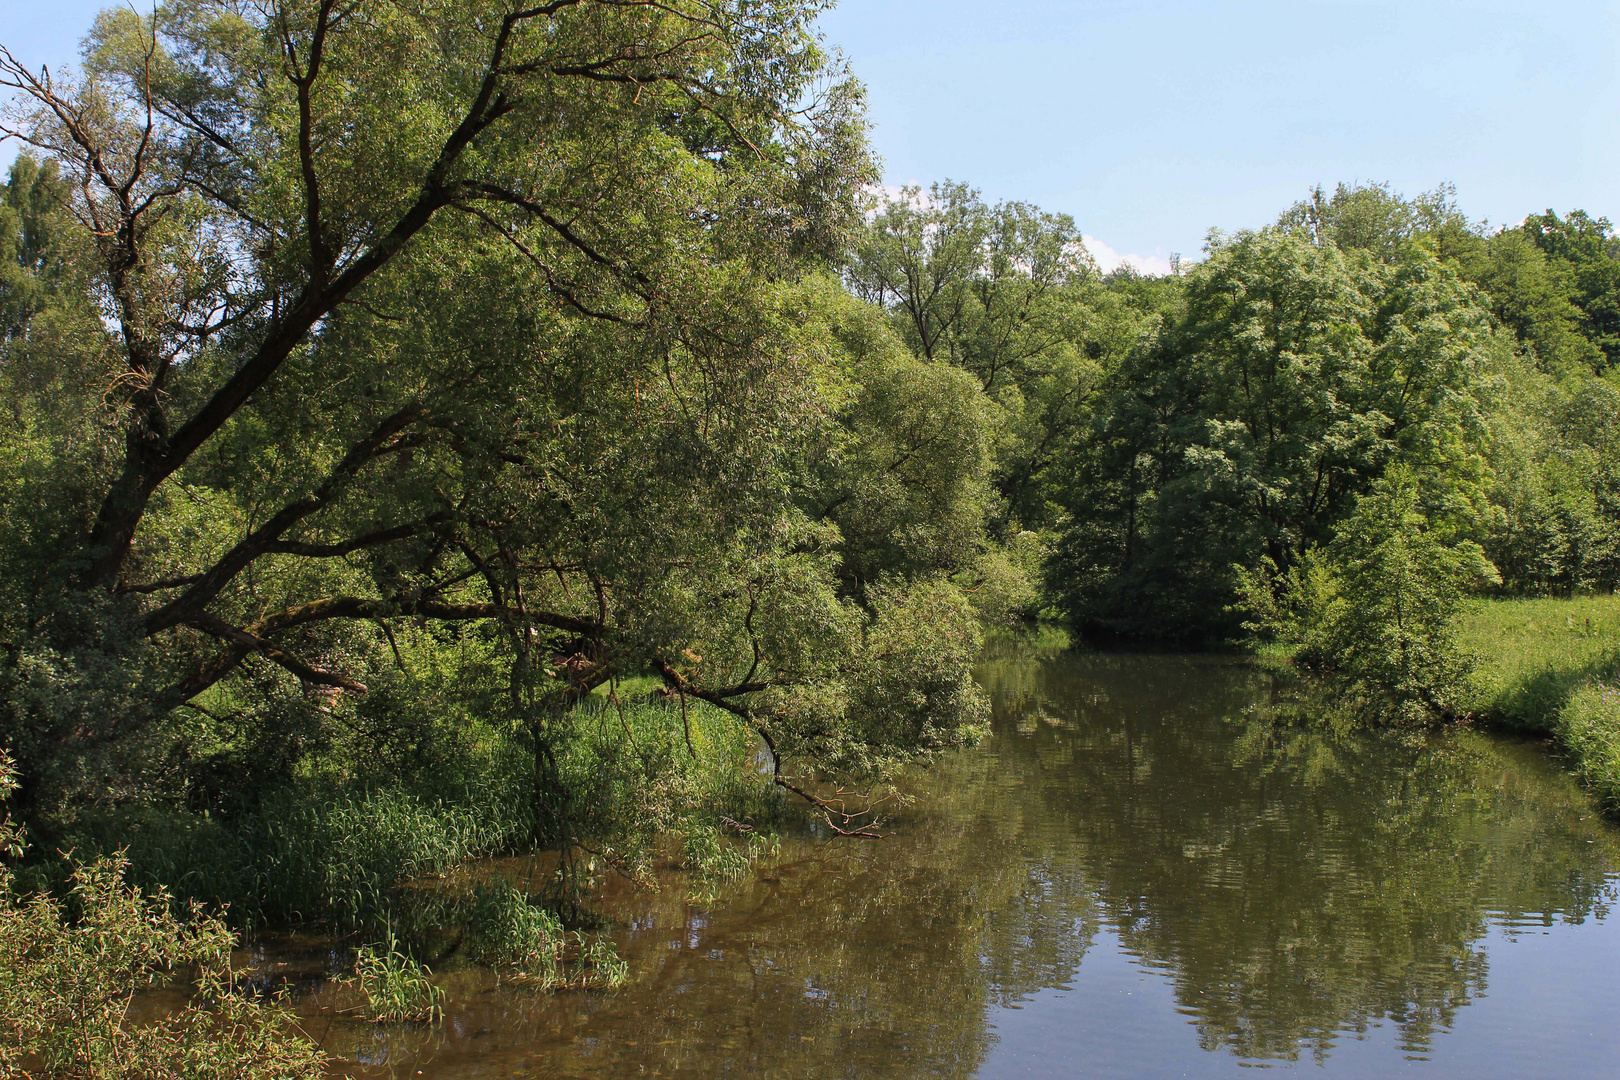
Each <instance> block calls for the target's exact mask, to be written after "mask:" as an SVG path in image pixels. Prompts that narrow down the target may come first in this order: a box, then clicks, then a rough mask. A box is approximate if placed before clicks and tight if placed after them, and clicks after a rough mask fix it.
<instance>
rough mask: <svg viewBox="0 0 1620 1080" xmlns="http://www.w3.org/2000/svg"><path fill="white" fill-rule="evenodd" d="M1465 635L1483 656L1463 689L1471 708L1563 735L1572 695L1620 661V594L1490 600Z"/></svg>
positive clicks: (1465, 623)
mask: <svg viewBox="0 0 1620 1080" xmlns="http://www.w3.org/2000/svg"><path fill="white" fill-rule="evenodd" d="M1458 639H1459V641H1458V643H1459V644H1460V645H1461V646H1462V647H1463V649H1464V650H1465V651H1467V652H1468V653H1470V654H1472V655H1473V656H1475V657H1476V658H1477V663H1476V664H1475V668H1474V673H1473V675H1472V676H1471V677H1470V679H1469V683H1468V686H1467V687H1466V688H1465V690H1464V691H1463V694H1462V704H1463V709H1464V711H1465V712H1466V713H1468V714H1470V715H1472V716H1474V717H1477V718H1478V719H1480V720H1483V721H1485V722H1487V723H1490V724H1492V725H1495V726H1499V727H1505V728H1511V729H1514V730H1519V731H1526V732H1534V733H1538V734H1548V735H1552V734H1557V725H1558V717H1559V714H1560V713H1561V712H1562V711H1563V709H1564V706H1565V704H1566V703H1567V702H1568V701H1569V700H1570V698H1571V696H1572V695H1573V694H1574V693H1575V692H1576V691H1577V690H1578V689H1580V688H1581V687H1582V686H1585V685H1587V684H1588V683H1590V682H1591V681H1592V680H1593V679H1595V678H1597V677H1599V676H1604V675H1607V674H1609V673H1610V672H1612V671H1613V670H1614V668H1615V665H1616V663H1620V596H1586V597H1576V598H1575V599H1572V600H1488V601H1485V602H1483V603H1481V604H1480V605H1479V606H1478V607H1476V608H1475V609H1473V610H1472V611H1470V612H1469V613H1468V615H1467V616H1465V617H1464V619H1463V620H1462V625H1461V626H1460V627H1459V634H1458Z"/></svg>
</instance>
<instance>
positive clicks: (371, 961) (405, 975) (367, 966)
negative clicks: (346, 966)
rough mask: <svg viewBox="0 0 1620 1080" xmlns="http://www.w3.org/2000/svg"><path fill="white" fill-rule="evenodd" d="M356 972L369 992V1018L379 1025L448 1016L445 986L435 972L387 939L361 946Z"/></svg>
mask: <svg viewBox="0 0 1620 1080" xmlns="http://www.w3.org/2000/svg"><path fill="white" fill-rule="evenodd" d="M354 968H355V975H356V977H357V978H358V979H359V982H360V989H361V991H362V992H363V993H364V994H365V995H366V1006H365V1009H366V1019H368V1020H370V1021H371V1022H372V1023H376V1024H387V1023H396V1024H397V1023H427V1022H432V1021H434V1020H443V1019H444V989H443V988H442V987H440V986H437V985H436V984H435V983H434V982H433V978H432V976H433V972H432V971H431V970H430V969H428V968H427V967H426V966H425V965H423V964H420V963H418V962H417V961H416V960H414V959H412V958H411V956H410V955H409V954H407V953H406V952H405V950H403V949H401V948H400V946H399V941H398V940H397V939H396V938H395V937H394V934H393V931H391V930H390V931H389V932H388V936H387V939H386V940H385V941H383V942H380V943H378V944H375V945H366V946H363V947H362V948H361V949H360V955H359V957H358V958H357V959H356V960H355V966H354Z"/></svg>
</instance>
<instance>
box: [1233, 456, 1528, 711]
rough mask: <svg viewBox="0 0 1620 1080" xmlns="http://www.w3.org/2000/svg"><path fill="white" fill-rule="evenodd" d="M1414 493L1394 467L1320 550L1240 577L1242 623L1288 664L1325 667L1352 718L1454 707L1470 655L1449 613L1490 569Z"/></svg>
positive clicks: (1407, 476) (1407, 477) (1492, 575)
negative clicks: (1272, 571) (1276, 570)
mask: <svg viewBox="0 0 1620 1080" xmlns="http://www.w3.org/2000/svg"><path fill="white" fill-rule="evenodd" d="M1422 495H1423V493H1422V490H1421V488H1420V485H1419V483H1418V481H1417V478H1416V477H1415V476H1414V475H1413V474H1412V473H1411V472H1410V471H1408V470H1406V469H1392V470H1390V472H1389V474H1388V475H1387V476H1386V477H1385V478H1384V479H1382V480H1380V481H1378V482H1377V483H1376V484H1375V485H1374V486H1373V489H1372V491H1371V492H1369V493H1368V494H1367V495H1365V496H1363V497H1362V498H1361V499H1359V500H1358V501H1357V503H1356V508H1355V511H1354V512H1353V513H1352V514H1351V515H1350V517H1349V518H1348V519H1347V520H1346V521H1345V522H1344V523H1343V525H1342V526H1341V527H1340V529H1339V531H1338V534H1337V535H1336V536H1335V537H1334V540H1333V542H1332V543H1331V544H1330V545H1328V547H1327V548H1326V549H1325V551H1324V550H1321V549H1318V550H1316V551H1313V552H1311V553H1310V554H1308V555H1307V556H1306V557H1305V558H1304V559H1303V560H1302V561H1301V563H1300V564H1299V565H1297V566H1296V567H1294V568H1293V569H1292V570H1291V572H1290V573H1289V574H1287V575H1285V576H1281V577H1278V578H1276V579H1275V580H1273V581H1270V582H1268V581H1266V580H1265V579H1264V578H1263V577H1262V576H1258V575H1246V576H1245V578H1244V580H1243V581H1242V582H1241V592H1242V593H1243V594H1245V595H1246V596H1248V597H1249V598H1250V599H1249V601H1248V603H1247V604H1246V605H1245V606H1246V608H1247V610H1248V611H1249V614H1250V616H1251V618H1250V621H1249V622H1248V623H1247V624H1246V625H1247V626H1248V627H1249V628H1250V629H1251V631H1254V630H1258V631H1260V632H1261V633H1265V632H1268V631H1269V632H1270V633H1272V634H1274V635H1275V636H1277V637H1279V638H1281V639H1283V640H1285V641H1287V642H1288V643H1289V644H1290V645H1291V646H1292V649H1293V657H1294V661H1295V663H1296V664H1298V665H1299V666H1301V667H1305V668H1309V669H1314V670H1318V671H1321V672H1323V673H1324V674H1325V675H1326V676H1327V677H1328V679H1329V681H1330V683H1331V684H1332V688H1333V690H1334V691H1335V695H1336V697H1337V698H1338V700H1339V702H1340V704H1341V707H1342V708H1343V709H1344V710H1345V711H1346V712H1347V713H1348V714H1350V715H1352V716H1354V717H1355V718H1357V719H1361V720H1373V721H1378V722H1383V723H1394V724H1423V723H1432V722H1434V721H1437V720H1442V719H1446V718H1449V717H1453V716H1456V715H1458V712H1459V700H1460V691H1461V690H1462V688H1463V685H1464V680H1465V678H1466V676H1467V674H1468V670H1469V665H1470V660H1469V658H1468V656H1467V655H1466V654H1465V653H1464V652H1463V651H1462V649H1461V648H1460V647H1459V645H1458V641H1457V626H1456V622H1457V617H1458V615H1459V614H1460V612H1461V611H1462V608H1463V604H1464V601H1465V599H1466V597H1467V595H1468V592H1469V590H1470V589H1471V588H1472V587H1473V586H1475V585H1477V584H1479V583H1480V582H1483V581H1493V580H1496V572H1495V569H1494V567H1492V566H1491V564H1490V562H1489V561H1488V560H1486V558H1485V555H1484V552H1483V551H1482V550H1481V549H1480V547H1479V545H1478V544H1476V543H1473V542H1472V541H1467V540H1461V541H1457V540H1452V539H1451V538H1449V537H1448V536H1446V535H1445V533H1444V531H1443V530H1442V529H1441V528H1439V527H1437V526H1436V524H1435V523H1434V522H1433V521H1431V518H1430V516H1429V514H1427V513H1426V512H1425V508H1424V507H1423V505H1422ZM1268 586H1269V588H1268Z"/></svg>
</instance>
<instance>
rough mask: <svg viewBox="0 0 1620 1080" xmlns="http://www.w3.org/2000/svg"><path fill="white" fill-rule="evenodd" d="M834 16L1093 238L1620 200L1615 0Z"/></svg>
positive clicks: (1157, 247)
mask: <svg viewBox="0 0 1620 1080" xmlns="http://www.w3.org/2000/svg"><path fill="white" fill-rule="evenodd" d="M103 6H106V4H105V0H93V2H84V0H27V2H23V0H0V43H4V44H6V45H8V46H10V47H11V48H12V50H13V51H14V52H16V53H17V54H18V55H19V56H20V57H22V58H25V59H27V60H29V61H32V62H39V61H44V62H49V63H53V64H60V63H65V62H70V61H71V60H72V59H73V57H74V53H75V50H76V47H77V41H78V39H79V37H80V36H82V34H83V33H84V31H85V30H86V29H87V28H88V26H89V25H90V20H91V18H92V16H93V14H94V12H95V11H96V10H98V9H99V8H101V7H103ZM823 27H824V29H825V31H826V34H827V37H828V40H829V41H830V42H831V43H833V44H835V45H837V46H839V47H840V48H841V49H842V50H843V51H844V53H845V54H846V56H847V57H848V58H849V60H850V62H851V64H852V65H853V67H854V69H855V72H856V74H857V75H859V76H860V77H861V78H862V79H864V80H865V81H866V83H867V85H868V87H869V88H870V91H871V116H872V120H873V122H874V130H873V136H874V141H875V143H876V146H877V149H878V151H879V153H880V154H882V156H883V158H884V161H885V172H886V181H887V182H888V183H889V184H893V185H899V184H906V183H922V184H927V183H929V182H931V181H934V180H939V179H943V178H946V177H949V178H951V179H957V180H965V181H967V182H969V183H971V184H973V185H975V186H977V187H979V188H981V189H982V190H983V191H984V193H985V195H986V196H987V197H989V198H991V199H993V200H994V199H1024V200H1027V201H1029V202H1033V203H1036V204H1038V205H1040V206H1042V207H1044V208H1046V209H1049V210H1059V211H1063V212H1065V213H1069V214H1072V215H1073V216H1074V217H1075V219H1076V220H1077V221H1078V222H1079V224H1080V226H1081V228H1082V229H1083V230H1084V231H1085V232H1086V233H1087V234H1089V235H1090V236H1092V237H1095V238H1097V240H1098V241H1099V242H1100V243H1098V244H1096V245H1094V250H1096V251H1097V253H1098V254H1099V255H1104V251H1103V250H1100V249H1103V248H1106V249H1107V250H1111V251H1113V252H1115V253H1117V254H1119V255H1127V254H1129V255H1136V256H1138V257H1140V258H1142V259H1144V260H1147V261H1148V264H1149V265H1152V266H1158V265H1162V260H1163V259H1164V258H1165V257H1166V256H1168V255H1169V254H1170V253H1171V252H1181V253H1182V254H1184V255H1187V256H1192V257H1195V256H1196V255H1197V253H1198V251H1199V249H1200V248H1201V246H1202V244H1203V238H1204V234H1205V232H1206V231H1207V230H1208V229H1209V228H1210V227H1211V226H1219V227H1221V228H1225V229H1237V228H1245V227H1252V226H1258V225H1263V224H1265V223H1266V222H1268V221H1270V220H1272V219H1273V218H1275V217H1276V215H1277V213H1278V212H1280V211H1281V210H1282V209H1283V208H1284V207H1286V206H1287V205H1288V204H1289V203H1291V202H1293V201H1294V200H1296V199H1298V198H1301V197H1303V196H1304V194H1305V193H1306V192H1307V191H1308V190H1309V189H1310V187H1311V185H1313V184H1324V185H1332V184H1334V183H1336V182H1338V181H1341V180H1362V181H1368V180H1371V181H1389V182H1390V183H1392V184H1394V185H1395V187H1396V188H1397V189H1399V190H1402V191H1405V192H1409V193H1415V192H1418V191H1424V190H1428V189H1431V188H1433V187H1435V186H1436V185H1437V184H1440V183H1442V182H1450V183H1454V184H1455V185H1456V186H1457V194H1458V200H1459V202H1460V203H1461V205H1462V207H1463V209H1464V210H1465V211H1467V212H1468V213H1469V215H1470V216H1472V217H1475V218H1488V219H1490V220H1491V221H1493V222H1514V221H1517V220H1519V219H1520V218H1521V217H1523V216H1524V215H1525V214H1527V213H1530V212H1533V211H1537V210H1541V209H1545V208H1547V207H1549V206H1550V207H1554V208H1556V209H1558V210H1560V211H1564V210H1568V209H1571V208H1573V207H1582V208H1584V209H1587V210H1589V211H1591V212H1593V213H1594V214H1608V215H1609V216H1611V217H1620V2H1615V0H1610V2H1607V3H1594V2H1576V0H1521V2H1518V3H1511V4H1509V3H1478V2H1476V3H1447V2H1431V0H1407V2H1404V3H1392V2H1382V3H1322V2H1315V0H1294V2H1254V3H1231V2H1225V3H1175V2H1138V3H1122V2H1109V0H1096V2H1090V3H1079V2H1060V0H1004V2H1001V3H985V2H979V3H971V4H970V3H965V2H960V0H927V2H924V0H843V3H842V4H841V5H840V6H839V7H838V8H836V9H834V10H833V11H832V12H831V13H829V14H828V15H827V16H825V17H824V19H823ZM13 152H14V151H12V150H11V149H10V147H7V148H5V149H4V150H0V161H9V159H10V158H11V156H12V153H13ZM1104 257H1106V256H1104Z"/></svg>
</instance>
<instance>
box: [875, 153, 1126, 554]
mask: <svg viewBox="0 0 1620 1080" xmlns="http://www.w3.org/2000/svg"><path fill="white" fill-rule="evenodd" d="M848 277H849V283H850V287H851V289H852V291H853V292H854V293H855V295H856V296H858V297H860V298H862V299H864V300H867V301H869V302H871V303H873V304H877V305H879V306H880V307H882V308H884V309H885V310H887V311H889V312H891V314H892V317H893V320H894V323H895V326H896V327H897V328H898V330H899V332H900V334H901V336H902V338H903V339H904V340H905V342H906V343H907V344H908V345H909V346H910V347H911V349H912V351H913V352H915V353H916V354H917V355H918V356H920V357H922V358H923V359H925V360H928V361H934V362H939V363H949V364H952V365H955V366H957V367H959V368H962V369H963V370H965V371H967V372H969V373H971V374H972V375H973V377H974V378H975V379H977V380H978V383H979V386H980V387H981V388H982V389H983V391H984V393H985V394H986V395H987V396H988V397H989V398H990V399H991V400H993V401H994V402H996V403H997V405H999V406H1000V409H1001V412H1002V421H1001V427H1002V429H1003V433H1004V434H1003V443H1002V446H1001V448H1000V452H999V454H998V460H997V463H996V485H997V487H998V489H999V490H1000V492H1001V494H1002V497H1003V498H1004V499H1005V500H1006V502H1007V508H1006V511H1005V514H1006V516H1007V518H1008V520H1009V522H1016V523H1018V524H1020V525H1023V526H1028V527H1031V528H1038V527H1042V526H1044V525H1045V524H1046V523H1047V522H1046V518H1047V514H1046V508H1045V505H1044V499H1043V487H1042V478H1043V474H1044V473H1045V471H1046V470H1047V469H1048V468H1049V467H1050V465H1051V464H1052V462H1053V460H1054V459H1055V456H1056V453H1057V450H1058V448H1059V447H1060V446H1061V445H1062V444H1063V442H1064V441H1066V440H1067V439H1068V438H1069V437H1070V435H1071V433H1072V431H1073V430H1074V428H1075V427H1076V425H1077V424H1079V423H1080V422H1081V421H1082V418H1083V415H1084V410H1083V405H1084V402H1085V399H1086V395H1087V393H1088V391H1089V389H1090V387H1091V385H1092V383H1093V382H1094V381H1095V379H1096V376H1097V373H1098V364H1097V361H1098V360H1099V358H1100V357H1101V356H1102V355H1103V354H1104V352H1105V351H1106V349H1107V348H1108V347H1109V346H1110V345H1112V344H1113V341H1112V340H1111V339H1112V338H1113V337H1115V336H1117V334H1116V333H1115V332H1114V331H1115V322H1116V321H1115V320H1113V319H1110V318H1109V317H1108V314H1109V313H1108V312H1106V311H1103V312H1099V311H1098V310H1096V306H1095V305H1093V304H1090V303H1088V299H1089V295H1088V294H1087V292H1086V287H1087V286H1088V285H1090V284H1094V283H1095V279H1096V268H1095V266H1094V265H1093V264H1092V262H1091V257H1090V255H1089V254H1088V253H1087V252H1086V249H1085V246H1084V245H1083V244H1082V243H1081V236H1080V231H1079V229H1078V228H1077V227H1076V226H1075V224H1074V221H1073V219H1071V218H1070V217H1068V216H1067V215H1065V214H1050V213H1046V212H1043V211H1041V210H1039V209H1038V208H1036V207H1033V206H1030V205H1029V204H1027V203H1021V202H1004V203H999V204H997V205H995V206H990V205H987V204H986V203H985V202H984V201H983V199H982V198H981V197H980V195H979V193H978V192H977V191H975V190H973V189H972V188H970V187H968V186H967V185H966V184H961V183H952V182H945V183H939V184H935V185H933V187H931V188H930V189H929V191H928V192H927V193H926V194H924V193H923V191H922V190H921V189H920V188H907V189H904V190H902V191H901V193H900V195H899V196H898V197H897V198H893V199H888V200H886V201H885V202H884V203H883V204H882V205H881V207H880V208H879V209H878V211H877V213H876V215H875V217H874V218H873V220H872V223H871V226H870V228H868V229H867V231H866V232H865V234H864V235H863V236H862V237H861V238H860V241H859V243H858V245H857V246H856V248H855V252H854V256H853V258H852V261H851V266H850V268H849V271H848Z"/></svg>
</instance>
